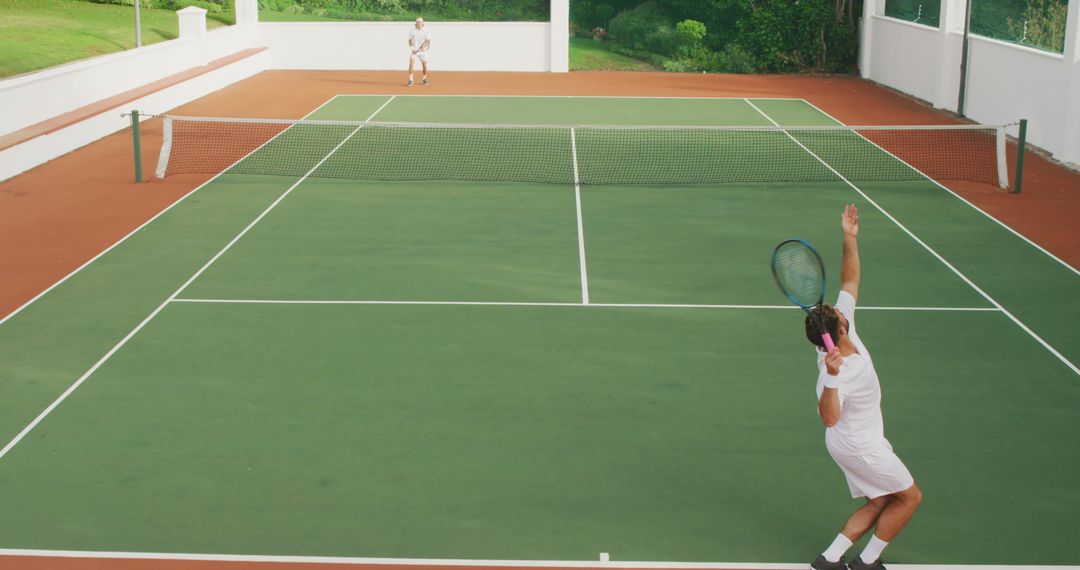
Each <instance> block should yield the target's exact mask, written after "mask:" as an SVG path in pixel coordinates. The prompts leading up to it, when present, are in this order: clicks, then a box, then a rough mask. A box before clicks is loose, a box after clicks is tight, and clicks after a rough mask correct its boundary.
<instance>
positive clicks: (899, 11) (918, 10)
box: [885, 0, 941, 28]
mask: <svg viewBox="0 0 1080 570" xmlns="http://www.w3.org/2000/svg"><path fill="white" fill-rule="evenodd" d="M885 15H886V16H889V17H892V18H898V19H901V20H907V21H909V22H915V23H917V24H923V25H926V26H933V27H935V28H936V27H938V23H939V20H940V19H941V0H886V1H885Z"/></svg>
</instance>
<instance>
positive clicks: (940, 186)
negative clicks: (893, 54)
mask: <svg viewBox="0 0 1080 570" xmlns="http://www.w3.org/2000/svg"><path fill="white" fill-rule="evenodd" d="M803 102H805V103H806V104H807V105H810V106H811V107H813V108H814V110H816V111H817V112H819V113H821V114H822V115H825V116H826V117H828V118H829V120H831V121H834V122H835V123H836V124H838V125H843V124H844V123H842V122H841V121H839V120H837V118H836V117H834V116H832V115H830V114H828V113H826V112H825V111H822V110H821V109H820V108H818V107H817V106H816V105H814V104H813V103H811V102H809V101H806V100H805V99H804V100H803ZM855 134H859V133H857V132H856V133H855ZM859 136H860V137H862V139H863V140H865V141H866V142H868V143H870V144H872V145H874V146H876V147H878V148H879V149H881V151H882V152H884V153H886V154H888V155H889V156H891V157H893V158H895V159H896V160H899V161H900V162H903V163H904V164H906V165H907V166H908V168H910V169H912V170H914V171H915V172H918V173H919V175H921V176H922V177H924V178H926V179H927V180H929V181H930V182H933V183H934V185H935V186H937V187H938V188H941V189H942V190H944V191H946V192H948V193H949V194H952V195H953V196H955V197H956V198H957V199H958V200H960V201H961V202H963V203H965V204H967V205H968V206H971V207H972V208H974V209H975V211H977V212H979V213H980V214H982V215H984V216H986V217H987V218H990V219H991V220H993V221H994V222H995V223H997V225H999V226H1001V227H1003V228H1005V229H1006V230H1009V232H1010V233H1012V234H1013V235H1015V236H1016V237H1018V238H1020V239H1022V240H1024V241H1025V242H1027V243H1028V244H1030V245H1031V246H1032V247H1034V248H1035V249H1037V250H1039V251H1041V252H1043V253H1045V254H1046V255H1047V256H1049V257H1050V259H1053V260H1054V261H1056V262H1058V263H1060V264H1062V265H1064V266H1065V268H1066V269H1068V270H1070V271H1072V272H1073V273H1075V274H1076V275H1080V269H1077V268H1075V267H1073V266H1072V265H1069V264H1068V263H1066V262H1065V260H1064V259H1061V258H1060V257H1058V256H1056V255H1054V254H1053V253H1050V252H1049V251H1047V250H1046V249H1045V248H1044V247H1043V246H1041V245H1039V244H1037V243H1035V242H1033V241H1031V240H1030V239H1028V238H1027V237H1026V236H1024V235H1023V234H1021V233H1020V232H1018V231H1016V230H1015V229H1013V228H1011V227H1009V225H1008V224H1006V223H1005V222H1002V221H1001V220H999V219H997V218H995V217H994V216H991V215H990V214H989V213H987V212H986V211H985V210H983V209H982V208H980V207H978V206H976V205H975V204H972V203H971V202H969V201H968V200H967V199H966V198H964V197H963V196H961V195H959V194H957V193H956V192H953V191H952V189H950V188H947V187H946V186H945V185H944V184H942V183H940V182H938V181H937V180H934V179H933V178H931V177H929V176H927V175H926V173H924V172H922V171H921V170H919V169H918V168H915V167H914V166H912V165H910V164H908V163H907V162H905V161H903V160H901V159H900V158H899V157H898V156H896V155H895V154H893V153H891V152H889V151H887V150H885V149H883V148H881V146H879V145H878V144H877V143H875V142H874V141H872V140H870V139H868V138H866V137H864V136H862V135H861V134H859Z"/></svg>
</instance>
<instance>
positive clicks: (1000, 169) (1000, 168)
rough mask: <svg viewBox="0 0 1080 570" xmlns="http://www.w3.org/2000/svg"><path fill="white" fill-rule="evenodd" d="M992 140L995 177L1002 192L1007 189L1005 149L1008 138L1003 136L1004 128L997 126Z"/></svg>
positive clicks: (1007, 176) (1007, 173)
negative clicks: (995, 160) (994, 141)
mask: <svg viewBox="0 0 1080 570" xmlns="http://www.w3.org/2000/svg"><path fill="white" fill-rule="evenodd" d="M994 131H995V132H994V134H995V136H994V139H995V140H996V144H995V145H994V147H995V148H996V150H997V152H996V153H995V155H996V158H997V176H998V188H1001V189H1002V190H1008V189H1009V168H1008V164H1009V163H1008V157H1007V156H1006V153H1005V147H1006V146H1007V144H1008V137H1006V136H1005V126H1004V125H1002V126H998V127H995V128H994Z"/></svg>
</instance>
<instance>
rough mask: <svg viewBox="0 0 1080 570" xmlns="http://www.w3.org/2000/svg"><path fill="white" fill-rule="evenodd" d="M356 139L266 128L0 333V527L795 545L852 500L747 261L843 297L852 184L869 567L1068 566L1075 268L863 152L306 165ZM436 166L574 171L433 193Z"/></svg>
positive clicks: (543, 553) (554, 547)
mask: <svg viewBox="0 0 1080 570" xmlns="http://www.w3.org/2000/svg"><path fill="white" fill-rule="evenodd" d="M308 118H309V119H314V120H326V121H386V122H401V123H404V122H416V123H455V124H484V123H487V124H508V123H509V124H536V125H670V126H679V125H685V126H699V125H703V126H709V125H713V126H747V127H770V126H774V125H779V126H783V127H799V126H830V125H835V124H836V122H835V121H834V120H833V119H831V118H830V117H828V116H827V115H825V114H824V113H823V112H821V111H819V110H818V109H816V108H814V107H813V106H812V105H810V104H809V103H807V102H805V101H803V100H798V99H705V98H701V99H677V98H671V99H661V98H653V99H648V98H587V97H535V98H532V97H406V96H339V97H335V98H333V99H332V100H330V101H327V102H326V103H325V104H324V105H323V106H321V107H319V108H318V109H317V110H315V111H313V113H312V114H311V115H310V116H309V117H308ZM297 128H298V129H299V128H303V127H297ZM358 131H360V132H361V134H360V135H357V136H360V137H363V136H367V135H366V134H363V127H362V125H357V127H356V129H355V130H346V131H344V133H343V134H342V135H340V137H339V138H336V139H335V138H331V139H326V138H318V139H317V140H316V143H315V144H314V146H312V145H307V146H304V147H303V148H301V146H300V145H299V144H297V143H296V142H294V141H293V139H297V140H299V141H311V140H312V139H310V138H305V137H303V136H302V135H301V133H300V131H297V130H293V129H285V130H283V131H282V132H281V134H280V136H276V137H275V138H274V139H273V140H271V141H269V142H267V143H266V145H265V146H260V147H259V148H257V149H255V150H254V152H253V153H252V154H250V155H249V156H247V157H246V158H244V159H243V160H241V161H240V163H238V164H237V165H236V167H234V169H233V170H232V171H230V173H225V174H222V175H221V176H218V177H216V178H214V179H213V180H211V181H210V182H209V183H207V184H206V185H205V186H202V187H200V188H199V189H197V190H196V191H194V192H193V193H192V194H190V195H189V196H188V197H186V198H185V199H184V200H183V201H181V202H179V203H178V204H177V205H175V206H174V207H171V208H170V209H168V210H167V211H165V212H164V213H163V214H161V215H160V216H159V217H157V218H156V219H154V220H153V221H151V222H150V223H148V224H147V225H146V226H144V227H143V228H141V229H140V230H138V231H136V232H135V233H134V234H132V235H131V236H130V237H129V238H128V239H126V240H124V241H122V242H121V243H119V244H118V245H117V246H115V247H114V248H112V249H110V250H109V251H108V252H106V253H104V254H103V255H102V256H100V257H99V258H96V259H95V260H94V261H93V262H91V263H90V264H88V265H87V266H86V267H85V268H83V269H82V270H80V271H78V272H77V273H75V274H74V275H73V276H71V277H70V278H69V279H67V280H65V281H64V282H62V283H61V284H59V285H58V286H56V287H55V288H53V289H51V290H50V291H49V292H47V293H46V294H44V295H43V296H41V297H40V298H39V299H37V300H36V301H34V302H32V303H31V304H29V305H27V306H26V307H24V308H23V309H22V310H20V311H18V312H16V313H15V314H13V315H12V316H10V317H8V318H7V319H5V320H4V321H0V323H2V324H0V352H2V353H3V354H4V359H5V361H6V364H7V366H5V372H4V374H5V375H7V376H8V377H7V378H4V379H3V380H4V383H5V385H6V386H7V387H8V388H9V391H8V392H7V394H5V397H4V398H3V399H2V400H0V434H2V436H3V437H2V439H3V441H4V442H5V443H7V442H10V443H7V445H6V446H5V447H4V448H3V450H2V452H0V505H3V510H4V512H5V516H4V517H0V548H4V549H42V550H76V551H120V552H158V553H206V554H244V555H267V556H272V555H283V556H309V557H324V556H325V557H353V558H357V559H361V558H362V559H376V558H405V559H470V560H515V561H522V560H530V561H589V560H597V558H598V556H599V554H600V553H610V556H611V559H612V560H616V561H656V562H662V563H664V562H670V563H678V562H710V563H723V562H739V563H747V562H749V563H754V562H757V563H799V562H802V561H804V560H805V561H808V560H810V559H812V558H813V555H814V554H815V553H816V552H817V551H818V549H820V547H821V545H822V544H823V543H824V542H825V541H827V540H828V539H829V538H830V537H831V536H833V533H834V532H835V531H836V528H834V527H836V526H837V525H838V524H840V522H841V521H842V520H843V519H844V517H845V516H846V515H847V514H849V512H850V510H851V508H853V507H854V506H855V503H854V502H850V503H849V502H846V501H845V498H846V497H848V495H847V491H846V486H845V484H844V482H843V478H842V474H841V473H840V471H839V470H838V469H837V468H836V466H835V465H834V464H833V463H832V461H831V459H830V458H829V457H828V455H827V453H826V452H825V450H824V445H823V441H822V440H823V435H822V428H821V425H820V420H819V419H818V418H817V415H816V413H815V400H814V395H813V394H814V393H813V389H814V380H815V374H816V372H815V369H814V365H813V360H812V359H813V353H812V352H811V350H810V348H809V346H808V344H807V341H806V339H805V337H804V335H803V330H802V317H803V313H802V312H801V311H799V310H798V309H797V308H795V307H793V306H789V305H786V304H785V303H784V299H783V297H782V296H781V295H780V293H779V292H778V291H777V290H776V287H775V286H774V284H773V283H772V277H771V275H770V273H769V268H768V260H769V255H770V254H771V251H772V248H773V246H775V245H776V243H777V242H779V241H780V240H782V239H784V238H788V237H792V236H799V237H802V238H805V239H808V240H810V241H811V242H813V243H814V244H815V245H816V246H817V247H818V248H819V249H820V250H821V251H822V254H823V255H824V257H825V262H826V265H827V268H828V270H829V271H830V277H833V278H834V279H833V281H832V283H831V286H830V292H829V294H828V296H827V299H829V300H831V299H834V298H835V295H836V283H835V281H836V280H835V276H836V271H837V269H838V265H839V259H840V245H841V240H840V230H839V213H840V211H841V210H842V207H843V205H844V204H846V203H856V204H858V206H859V209H860V212H861V214H862V215H861V219H862V229H861V232H860V236H859V237H860V250H861V254H862V259H863V261H862V265H863V282H862V287H861V291H860V303H861V312H860V313H859V319H860V320H859V327H860V331H861V333H860V334H861V335H862V337H863V338H864V339H865V340H866V342H867V344H868V345H869V347H870V349H871V350H873V351H874V357H875V363H876V367H877V369H878V371H879V373H880V375H881V378H882V383H883V390H884V401H883V406H884V412H885V417H886V421H887V424H888V428H887V434H888V436H889V438H890V440H891V441H892V443H893V445H894V446H895V448H896V450H897V452H898V453H899V454H900V456H901V457H903V458H904V460H905V462H906V463H907V464H908V466H909V467H910V468H911V471H912V473H913V474H914V475H915V477H916V480H917V481H918V482H919V484H920V486H921V487H922V489H923V491H924V493H925V495H926V500H925V502H924V504H923V506H922V507H921V510H920V512H919V513H918V515H917V516H916V518H915V520H914V522H913V523H912V525H911V526H910V527H909V528H908V529H907V530H905V532H904V535H903V540H900V541H898V542H897V543H896V544H895V546H892V547H890V549H889V552H888V553H887V558H888V560H886V561H887V562H888V561H890V560H891V561H895V562H899V563H911V564H1001V565H1031V564H1057V565H1080V555H1078V554H1076V553H1075V552H1074V551H1073V549H1070V548H1067V545H1070V544H1071V543H1072V541H1073V539H1069V537H1070V536H1072V537H1074V538H1075V533H1076V523H1077V516H1076V512H1075V505H1077V504H1080V489H1078V486H1077V485H1076V479H1077V477H1076V473H1077V472H1078V471H1080V453H1077V451H1078V447H1080V443H1078V440H1077V437H1076V434H1077V433H1080V416H1078V415H1077V413H1076V410H1077V409H1078V407H1080V371H1078V370H1077V368H1076V363H1080V340H1078V336H1077V335H1076V330H1077V325H1076V323H1077V322H1078V320H1080V294H1078V293H1080V279H1078V274H1077V271H1076V270H1075V269H1073V268H1071V267H1069V266H1068V265H1066V264H1064V263H1063V262H1060V261H1058V260H1057V259H1056V258H1054V257H1052V256H1051V255H1050V254H1048V253H1046V252H1044V251H1041V250H1040V249H1039V248H1038V247H1037V246H1035V245H1034V244H1032V243H1030V242H1028V241H1026V240H1025V239H1023V238H1021V237H1020V236H1018V235H1017V234H1015V233H1013V232H1012V231H1010V230H1009V229H1008V228H1006V227H1004V226H1002V225H1001V224H999V223H997V222H996V221H995V220H993V219H992V218H990V217H988V216H986V215H984V214H983V213H981V212H980V211H979V210H977V209H975V208H974V207H973V206H971V205H969V204H967V203H965V202H964V201H963V200H961V199H960V198H958V197H957V196H956V195H954V194H952V193H951V192H949V191H948V190H946V189H944V188H943V187H940V186H938V185H937V184H936V183H934V182H932V181H930V180H928V179H924V178H920V177H918V176H914V177H909V178H910V179H905V180H877V181H874V180H869V181H858V182H856V181H854V180H851V179H850V177H849V176H842V172H844V169H843V168H838V167H837V164H838V162H842V161H843V160H848V158H845V157H851V156H857V157H858V159H859V161H860V164H862V165H864V166H865V165H871V169H872V170H875V171H878V170H881V169H889V168H892V169H896V168H898V167H899V168H901V169H904V168H907V167H906V166H904V165H903V163H900V162H899V160H898V159H897V158H895V157H893V156H892V155H890V154H889V153H888V152H886V151H885V150H882V149H881V148H879V147H877V146H876V145H874V144H873V143H870V142H869V141H868V140H867V139H865V138H862V137H855V136H852V135H851V134H850V133H845V134H843V135H839V136H832V137H826V138H819V139H815V138H800V134H799V133H800V131H798V130H796V129H793V130H792V131H790V133H785V132H784V131H779V133H780V135H782V136H781V137H780V138H777V139H776V140H775V141H774V142H772V143H770V145H771V146H768V147H762V148H761V149H758V150H755V147H754V146H753V145H754V144H755V143H754V140H756V138H755V137H751V138H750V139H748V140H747V142H746V145H745V146H743V147H742V149H741V151H740V152H743V153H745V156H746V157H748V158H747V160H750V161H756V162H757V163H758V165H757V168H758V169H759V170H760V169H765V170H768V169H770V168H775V169H781V168H791V169H803V171H804V172H805V169H821V172H822V173H823V174H822V175H821V179H820V180H815V181H809V182H807V181H791V182H766V181H760V180H758V181H755V180H752V178H753V177H750V179H748V180H747V181H743V182H728V183H690V182H689V181H691V180H693V175H694V173H692V172H686V171H680V170H678V168H676V167H672V170H671V171H670V172H663V173H660V174H661V175H663V176H667V177H669V179H675V180H682V179H683V177H685V179H686V180H687V182H686V183H682V182H680V183H678V184H670V183H668V184H660V183H636V184H614V183H604V184H585V183H582V184H575V183H574V180H575V178H577V177H578V176H579V171H580V173H582V175H587V173H588V172H592V171H590V170H589V169H590V168H597V166H596V165H598V164H603V163H604V160H605V156H606V155H605V154H604V152H600V151H598V150H597V149H603V148H604V147H603V146H602V145H594V146H589V145H588V144H587V142H586V141H585V139H577V138H574V137H571V136H566V134H565V133H564V134H563V135H561V136H563V138H562V139H561V140H562V142H561V143H559V144H557V145H554V146H553V145H551V144H547V143H545V146H544V148H545V153H546V154H542V155H540V154H535V153H533V154H530V155H529V156H530V157H532V158H522V159H521V160H537V161H539V160H541V159H543V160H544V161H545V162H544V164H542V165H541V164H535V165H534V164H529V163H525V164H520V163H515V162H513V160H514V158H513V157H509V158H507V156H508V155H507V156H504V155H505V153H500V152H499V150H498V147H492V149H491V152H490V154H489V156H491V157H493V160H492V162H490V163H488V164H480V163H476V164H473V163H465V164H462V163H460V162H457V161H455V160H454V156H455V154H454V152H453V149H452V148H449V147H448V148H447V149H446V153H445V154H435V153H434V152H429V151H427V150H424V151H423V152H410V150H409V148H410V147H408V146H403V147H395V146H394V145H389V144H387V145H373V146H368V147H365V149H366V151H371V149H373V148H374V149H377V150H379V151H380V153H385V154H379V155H378V156H376V157H375V159H377V160H379V161H381V162H380V163H386V164H396V165H399V166H401V165H403V167H404V168H406V169H409V170H410V171H413V172H430V173H431V176H430V178H433V179H432V180H395V181H361V180H355V179H349V178H336V177H332V176H325V177H324V176H318V175H315V176H308V174H312V173H313V172H315V171H316V170H317V169H318V168H334V167H335V160H338V161H339V162H341V161H343V160H344V159H345V158H349V159H352V158H354V157H355V156H357V155H356V154H349V153H350V152H351V151H350V150H349V149H350V146H349V145H350V140H352V138H351V137H352V136H353V135H356V133H357V132H358ZM420 136H421V138H428V137H430V136H431V135H430V133H428V132H426V131H421V132H420ZM505 136H509V137H513V136H514V134H513V132H509V133H506V135H505ZM575 136H577V135H576V134H575ZM597 136H599V135H597ZM320 137H321V135H320ZM357 140H359V139H357ZM376 140H378V139H376ZM290 145H294V146H293V147H292V148H290ZM579 145H580V146H579ZM425 148H426V147H425ZM943 150H944V149H943ZM687 152H692V149H691V150H687V149H686V148H681V147H680V148H679V149H674V150H672V151H671V155H670V156H667V157H663V160H661V161H660V162H663V163H668V164H674V165H676V166H677V165H678V164H680V163H679V158H680V156H682V155H683V154H684V153H687ZM271 153H273V154H271ZM296 156H302V158H303V160H306V161H307V162H304V163H303V167H302V168H301V170H303V171H304V173H303V174H301V175H296V176H293V175H290V176H281V175H265V174H258V173H241V172H243V171H244V167H245V165H253V164H258V165H259V168H253V169H252V170H253V171H258V170H259V169H265V168H268V166H266V165H268V164H273V163H275V162H282V161H288V160H291V158H293V157H296ZM538 156H539V157H540V158H537V157H538ZM335 157H337V158H335ZM652 158H653V159H655V157H652ZM646 159H648V157H636V158H635V157H634V156H633V153H629V154H627V155H624V156H623V157H622V160H623V161H622V162H619V163H617V164H613V165H609V166H611V168H614V169H615V170H618V169H629V170H630V171H634V169H635V168H637V169H639V170H642V171H643V172H645V171H648V168H646V166H647V163H648V160H646ZM245 161H246V162H245ZM553 161H557V162H553ZM346 162H347V161H346ZM643 165H644V166H643ZM337 167H338V168H347V167H348V164H346V163H342V164H340V165H338V166H337ZM457 168H487V169H491V170H492V171H498V172H503V171H504V170H506V169H509V170H510V171H523V172H524V171H528V172H535V171H536V169H539V168H550V169H553V170H558V171H560V172H563V173H573V175H572V176H571V177H570V178H568V181H567V183H537V182H527V181H514V182H505V181H504V182H498V181H489V182H477V181H474V180H456V181H446V180H439V179H438V178H439V173H440V172H447V171H451V170H453V169H457ZM838 170H839V171H840V172H838ZM634 172H636V171H634ZM647 173H650V175H655V174H656V172H654V171H648V172H647ZM830 173H831V174H830ZM834 175H835V176H834ZM417 177H418V178H426V177H428V176H427V175H417ZM148 191H152V190H148ZM58 323H63V324H62V326H61V325H58Z"/></svg>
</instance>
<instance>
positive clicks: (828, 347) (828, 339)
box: [821, 333, 836, 353]
mask: <svg viewBox="0 0 1080 570" xmlns="http://www.w3.org/2000/svg"><path fill="white" fill-rule="evenodd" d="M821 340H823V341H825V352H826V353H830V352H832V351H833V349H834V348H836V345H835V344H833V341H832V335H830V334H829V333H825V334H823V335H821Z"/></svg>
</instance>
